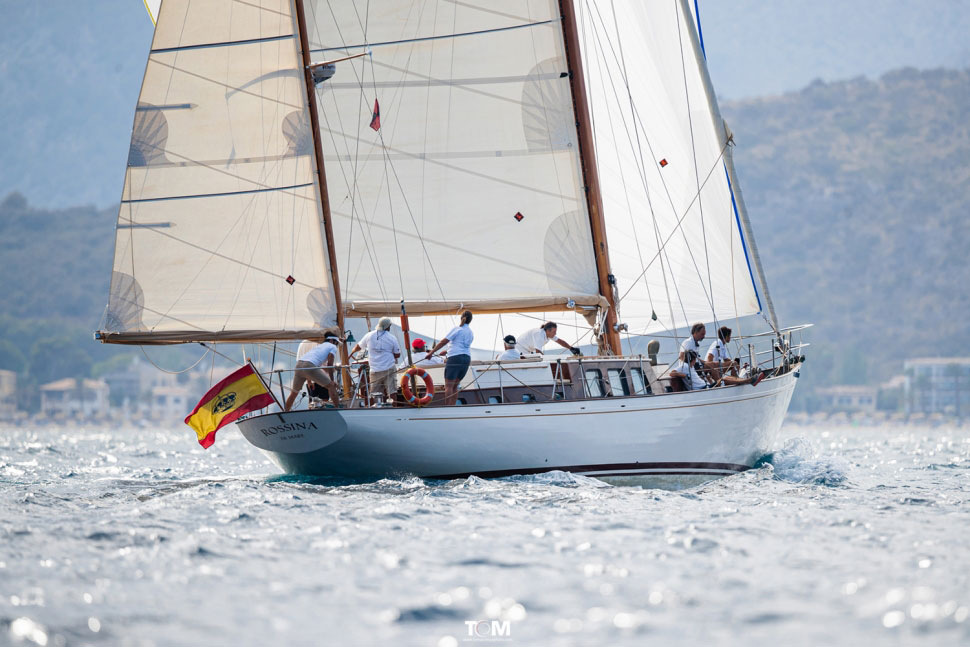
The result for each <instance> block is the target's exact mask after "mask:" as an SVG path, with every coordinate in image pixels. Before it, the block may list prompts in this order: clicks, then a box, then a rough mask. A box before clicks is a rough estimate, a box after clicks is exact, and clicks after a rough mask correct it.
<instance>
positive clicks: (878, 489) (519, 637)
mask: <svg viewBox="0 0 970 647" xmlns="http://www.w3.org/2000/svg"><path fill="white" fill-rule="evenodd" d="M763 463H764V465H763V466H762V467H760V468H758V469H755V470H751V471H749V472H746V473H744V474H740V475H737V476H732V477H729V478H725V479H721V480H718V481H715V482H712V483H709V484H707V485H704V486H702V487H698V488H694V489H690V490H685V491H680V492H667V491H660V490H645V489H639V488H624V487H610V486H607V485H605V484H603V483H601V482H599V481H596V480H593V479H588V478H583V477H576V476H571V475H569V474H564V473H551V474H546V475H539V476H530V477H521V478H508V479H501V480H496V481H483V480H480V479H477V478H470V479H467V480H457V481H450V482H441V481H422V480H419V479H411V480H400V481H380V482H377V483H371V484H364V485H361V484H356V485H347V484H340V483H327V482H319V481H318V482H305V481H299V480H294V479H288V478H284V477H280V476H274V474H275V470H274V468H273V467H272V466H271V464H270V463H269V462H268V461H267V460H266V459H264V458H263V457H262V455H261V454H260V453H259V452H258V451H257V450H255V449H254V448H252V447H250V446H249V445H248V444H247V443H246V442H245V440H244V439H243V438H242V437H241V435H239V434H238V432H236V431H235V430H231V431H223V432H222V437H220V438H219V441H218V442H217V443H216V445H215V447H213V448H212V449H210V450H209V451H203V450H201V449H200V448H199V447H198V446H197V445H195V444H194V438H193V434H192V433H191V431H190V430H188V429H180V430H174V431H146V430H134V429H132V430H124V431H117V430H92V429H45V430H29V429H0V644H5V643H13V644H20V643H23V644H31V643H36V644H41V645H44V644H48V645H87V644H124V645H153V644H154V645H197V644H216V645H240V644H241V645H283V644H334V645H358V644H359V645H373V644H390V645H412V644H413V645H433V646H434V645H440V646H442V647H444V646H449V645H450V646H452V647H454V646H457V645H463V644H469V645H470V644H476V643H481V644H513V645H515V644H518V645H578V644H583V645H597V644H599V645H606V644H638V645H639V644H653V645H679V644H691V645H693V644H700V643H704V642H707V643H709V644H737V643H738V642H740V641H741V640H757V639H765V640H769V641H772V643H777V644H781V645H823V644H844V645H856V644H860V643H863V641H868V642H869V644H871V645H887V644H888V645H892V644H914V643H920V644H923V643H925V644H940V645H957V644H964V645H965V644H970V617H968V613H970V611H968V610H970V510H968V509H970V431H968V430H966V429H962V430H955V429H949V430H947V429H858V428H855V429H847V428H843V429H832V430H825V429H807V428H798V427H795V428H789V429H786V430H785V432H784V437H783V439H782V440H781V442H780V445H779V449H778V450H777V451H776V452H775V453H774V454H772V455H770V456H768V457H766V458H765V459H764V461H763ZM493 620H495V621H497V622H495V623H492V621H493ZM482 621H483V622H482ZM499 634H501V635H499ZM492 640H494V641H495V642H491V641H492ZM500 641H501V642H500ZM763 644H765V643H763Z"/></svg>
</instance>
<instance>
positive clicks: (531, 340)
mask: <svg viewBox="0 0 970 647" xmlns="http://www.w3.org/2000/svg"><path fill="white" fill-rule="evenodd" d="M557 329H558V326H557V325H556V322H554V321H547V322H546V323H544V324H542V326H540V327H539V328H533V329H532V330H529V331H527V332H524V333H522V334H521V335H519V336H518V337H516V344H515V348H516V350H518V351H519V352H520V353H521V354H523V355H532V354H534V353H541V352H542V348H543V346H545V345H546V344H547V343H548V342H550V341H554V342H556V343H557V344H559V345H560V346H562V347H563V348H565V349H566V350H568V351H569V352H571V353H572V354H573V355H579V354H580V351H579V349H578V348H576V347H574V346H570V345H569V344H567V343H566V342H564V341H563V340H561V339H559V337H557V336H556V330H557Z"/></svg>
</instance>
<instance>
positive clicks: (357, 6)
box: [308, 0, 604, 315]
mask: <svg viewBox="0 0 970 647" xmlns="http://www.w3.org/2000/svg"><path fill="white" fill-rule="evenodd" d="M308 22H309V23H310V24H309V37H310V41H311V47H312V53H313V60H314V62H325V61H332V60H336V59H341V58H344V57H347V56H353V55H357V54H362V53H367V52H369V55H366V56H363V57H359V58H355V59H352V60H346V61H341V62H337V63H336V64H335V67H336V69H335V73H334V75H333V77H332V78H331V79H330V80H328V81H326V82H324V83H322V84H321V85H320V89H319V91H318V92H319V105H320V119H321V128H322V130H323V133H322V135H323V147H324V158H325V166H326V172H327V179H328V188H329V192H330V208H331V211H332V214H333V219H334V221H333V230H334V239H335V242H336V247H337V254H338V256H339V257H340V263H339V267H338V271H339V274H340V277H341V283H342V285H341V288H342V291H343V302H344V304H345V307H346V308H347V309H348V311H349V313H350V314H351V315H354V314H358V315H360V314H378V313H384V312H389V313H395V312H398V311H399V306H398V303H399V301H400V299H402V298H404V299H406V300H407V303H408V311H409V312H410V313H411V314H419V313H425V314H427V313H446V312H455V311H456V310H457V309H458V308H460V307H463V306H464V307H470V308H472V309H473V310H475V311H476V312H487V311H493V312H494V311H512V312H514V311H527V310H530V309H550V310H556V309H562V308H564V307H565V306H566V304H567V302H568V301H570V300H573V301H574V302H576V303H578V304H586V305H597V304H601V303H603V302H604V300H603V299H602V297H601V296H600V295H599V292H598V287H597V278H596V268H595V264H594V259H593V253H592V242H591V237H590V226H589V217H588V211H587V208H586V201H585V195H584V191H583V186H582V179H581V172H580V164H579V156H578V146H577V139H576V127H575V115H574V112H573V106H572V99H571V96H570V89H569V78H568V74H567V67H566V58H565V50H564V45H563V37H562V28H561V20H560V15H559V7H558V3H556V2H551V1H549V0H527V1H523V0H501V1H497V0H489V1H487V2H486V1H485V0H472V1H469V2H455V3H452V2H429V3H423V2H413V1H412V0H385V1H382V2H370V3H366V2H311V3H308ZM375 100H376V102H377V103H378V104H379V112H380V127H379V129H375V128H371V127H370V124H371V122H372V119H373V117H374V108H375ZM375 125H376V124H375ZM517 214H518V216H517Z"/></svg>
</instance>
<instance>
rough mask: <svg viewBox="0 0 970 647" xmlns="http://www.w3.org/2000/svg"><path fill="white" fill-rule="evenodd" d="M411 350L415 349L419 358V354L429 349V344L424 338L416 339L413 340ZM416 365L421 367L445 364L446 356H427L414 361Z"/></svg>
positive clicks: (415, 353) (415, 355) (414, 353)
mask: <svg viewBox="0 0 970 647" xmlns="http://www.w3.org/2000/svg"><path fill="white" fill-rule="evenodd" d="M411 350H412V351H413V355H414V358H415V359H417V357H418V355H424V354H425V352H426V351H427V344H425V343H424V340H423V339H415V340H414V341H413V342H411ZM414 365H415V366H417V367H419V368H431V367H434V366H444V365H445V358H444V354H442V355H432V356H431V357H425V358H422V359H420V360H417V361H415V362H414Z"/></svg>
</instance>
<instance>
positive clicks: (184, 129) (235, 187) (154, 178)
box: [103, 0, 336, 343]
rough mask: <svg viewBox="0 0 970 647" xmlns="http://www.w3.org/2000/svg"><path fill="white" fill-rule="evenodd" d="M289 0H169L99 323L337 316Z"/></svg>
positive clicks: (144, 334)
mask: <svg viewBox="0 0 970 647" xmlns="http://www.w3.org/2000/svg"><path fill="white" fill-rule="evenodd" d="M299 41H300V39H299V34H298V30H297V25H296V20H295V17H294V15H293V12H292V2H291V1H290V0H231V1H230V0H191V1H190V0H165V3H164V5H163V6H162V9H161V12H160V14H159V15H158V22H157V24H156V28H155V36H154V40H153V42H152V49H151V52H150V54H149V59H148V65H147V67H146V70H145V79H144V82H143V84H142V89H141V93H140V95H139V99H138V107H137V109H136V113H135V123H134V129H133V132H132V139H131V149H130V153H129V159H128V168H127V171H126V174H125V187H124V193H123V196H122V203H121V208H120V210H119V215H118V228H117V234H116V243H115V245H116V247H115V259H114V268H113V269H114V272H113V274H112V280H111V293H110V296H109V302H108V307H107V312H106V316H105V322H104V327H103V333H104V334H105V336H106V337H107V338H108V340H109V341H119V342H125V341H129V342H139V343H152V342H159V341H173V342H177V341H197V340H205V339H216V340H232V339H246V340H252V339H285V338H293V339H297V338H301V337H303V336H306V335H307V334H308V331H312V330H319V329H320V328H323V327H326V326H330V325H332V324H333V323H334V322H335V315H336V310H335V307H334V298H333V289H332V287H331V280H330V274H329V269H328V261H327V257H326V247H325V239H324V235H323V233H322V230H321V222H322V212H321V201H320V195H319V187H318V184H317V175H316V168H315V163H314V158H313V147H312V137H311V132H310V129H309V125H308V124H309V120H308V119H307V112H306V105H307V97H306V85H305V82H304V76H303V65H302V61H301V59H300V43H299Z"/></svg>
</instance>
